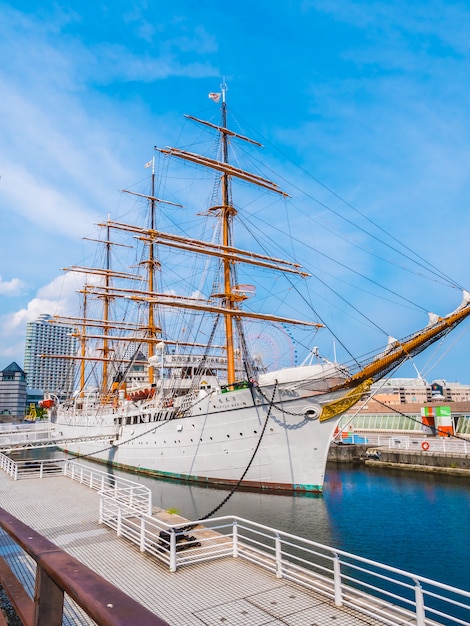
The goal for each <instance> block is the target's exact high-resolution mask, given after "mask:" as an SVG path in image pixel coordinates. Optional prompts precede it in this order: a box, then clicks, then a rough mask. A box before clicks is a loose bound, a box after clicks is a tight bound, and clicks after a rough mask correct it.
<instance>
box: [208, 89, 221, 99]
mask: <svg viewBox="0 0 470 626" xmlns="http://www.w3.org/2000/svg"><path fill="white" fill-rule="evenodd" d="M220 96H221V94H220V93H214V92H212V91H211V92H210V94H209V98H210V99H211V100H213V101H214V102H218V101H219V100H220Z"/></svg>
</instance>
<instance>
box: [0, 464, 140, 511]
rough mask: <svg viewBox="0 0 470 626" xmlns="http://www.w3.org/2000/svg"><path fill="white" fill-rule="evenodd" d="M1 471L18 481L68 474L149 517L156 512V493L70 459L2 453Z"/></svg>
mask: <svg viewBox="0 0 470 626" xmlns="http://www.w3.org/2000/svg"><path fill="white" fill-rule="evenodd" d="M0 469H2V470H4V471H5V472H6V473H7V474H9V475H10V476H12V477H13V478H14V480H22V479H26V478H45V477H46V476H57V475H62V474H63V475H64V476H67V477H68V478H71V479H72V480H75V481H77V482H79V483H80V484H82V485H85V486H87V487H89V488H90V489H94V490H95V491H99V492H102V493H104V494H106V495H107V496H108V497H110V498H112V499H113V500H114V501H116V502H118V503H120V504H123V505H127V506H129V507H131V508H132V509H133V510H135V511H138V512H143V513H146V514H148V515H151V513H152V492H151V491H150V489H149V488H148V487H145V486H144V485H139V483H136V482H134V481H131V480H127V479H126V478H121V477H120V476H114V475H112V474H109V473H107V472H102V471H100V470H97V469H94V468H91V467H88V466H86V465H81V464H80V463H78V462H77V461H69V460H67V459H38V460H32V459H27V460H22V459H20V460H15V459H12V458H10V457H9V456H7V455H5V454H2V453H1V452H0Z"/></svg>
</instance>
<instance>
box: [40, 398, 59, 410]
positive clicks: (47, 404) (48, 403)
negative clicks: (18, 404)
mask: <svg viewBox="0 0 470 626" xmlns="http://www.w3.org/2000/svg"><path fill="white" fill-rule="evenodd" d="M38 404H39V406H40V407H41V409H52V407H53V406H54V404H55V403H54V400H52V399H51V398H48V399H47V400H39V402H38Z"/></svg>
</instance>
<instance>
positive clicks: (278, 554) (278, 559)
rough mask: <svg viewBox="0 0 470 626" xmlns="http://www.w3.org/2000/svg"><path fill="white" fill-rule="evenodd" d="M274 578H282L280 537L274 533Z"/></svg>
mask: <svg viewBox="0 0 470 626" xmlns="http://www.w3.org/2000/svg"><path fill="white" fill-rule="evenodd" d="M275 547H276V578H282V546H281V537H280V536H279V534H277V533H276V540H275Z"/></svg>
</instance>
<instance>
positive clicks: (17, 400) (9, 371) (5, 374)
mask: <svg viewBox="0 0 470 626" xmlns="http://www.w3.org/2000/svg"><path fill="white" fill-rule="evenodd" d="M25 409H26V375H25V373H24V371H23V370H22V369H21V367H20V366H19V365H18V364H17V363H15V362H14V361H13V363H10V365H8V366H7V367H6V368H5V369H4V370H2V371H1V372H0V420H1V421H11V420H13V419H18V418H23V417H24V414H25Z"/></svg>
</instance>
